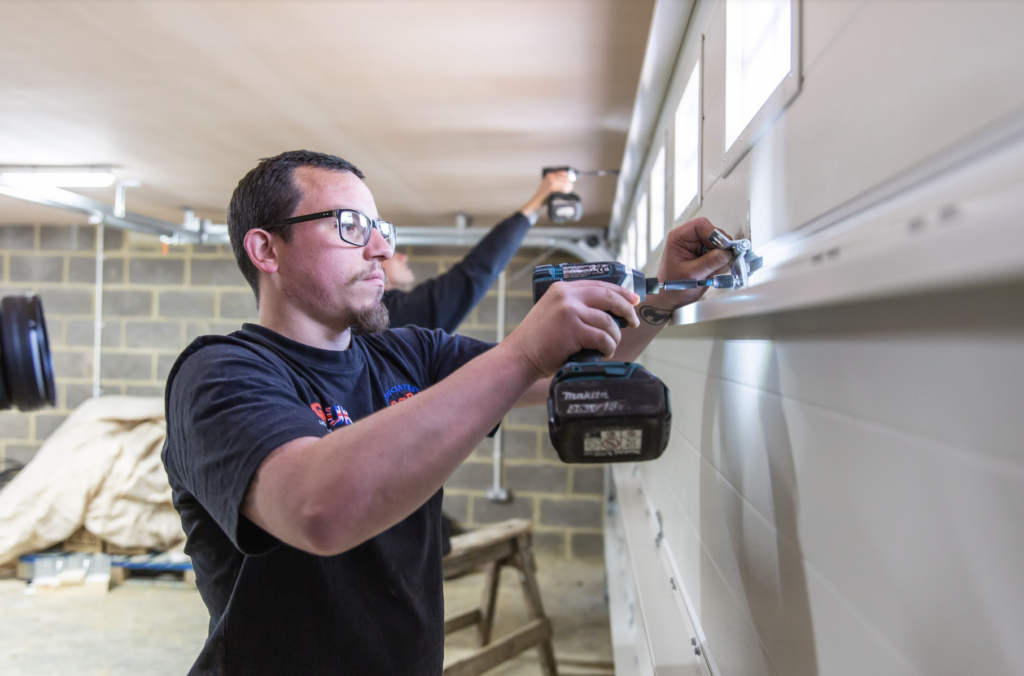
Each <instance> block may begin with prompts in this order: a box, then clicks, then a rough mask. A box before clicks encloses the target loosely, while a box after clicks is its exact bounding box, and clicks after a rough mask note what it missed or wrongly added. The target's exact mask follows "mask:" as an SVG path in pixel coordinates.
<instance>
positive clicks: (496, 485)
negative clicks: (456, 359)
mask: <svg viewBox="0 0 1024 676" xmlns="http://www.w3.org/2000/svg"><path fill="white" fill-rule="evenodd" d="M497 334H498V336H497V337H498V341H497V342H499V343H500V342H501V341H502V339H503V338H504V337H505V271H504V270H502V271H501V274H500V275H498V331H497ZM502 422H504V421H502ZM501 432H502V427H501V426H500V425H499V426H498V431H497V432H495V433H494V479H493V483H492V484H491V487H490V488H488V489H487V499H488V500H490V501H491V502H508V501H509V494H508V489H507V488H505V486H503V485H502V474H503V473H504V472H503V470H504V465H505V462H504V458H503V457H502V452H501Z"/></svg>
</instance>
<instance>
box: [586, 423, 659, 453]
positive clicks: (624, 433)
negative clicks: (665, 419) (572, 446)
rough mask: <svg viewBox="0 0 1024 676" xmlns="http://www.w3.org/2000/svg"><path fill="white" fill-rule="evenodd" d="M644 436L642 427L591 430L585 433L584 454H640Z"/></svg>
mask: <svg viewBox="0 0 1024 676" xmlns="http://www.w3.org/2000/svg"><path fill="white" fill-rule="evenodd" d="M643 438H644V436H643V430H641V429H607V430H590V431H587V432H585V433H584V435H583V454H584V455H590V456H609V455H638V454H639V453H640V449H641V446H642V442H643Z"/></svg>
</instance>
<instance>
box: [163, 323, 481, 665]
mask: <svg viewBox="0 0 1024 676" xmlns="http://www.w3.org/2000/svg"><path fill="white" fill-rule="evenodd" d="M489 347H490V345H489V344H488V343H483V342H480V341H476V340H473V339H471V338H466V337H462V336H450V335H448V334H446V333H444V332H443V331H426V330H423V329H418V328H412V327H410V328H405V329H396V330H390V331H386V332H384V333H382V334H378V335H366V336H355V337H353V339H352V344H351V347H350V348H349V349H348V350H346V351H344V352H335V351H328V350H321V349H317V348H314V347H310V346H308V345H303V344H301V343H297V342H295V341H292V340H289V339H287V338H285V337H283V336H281V335H279V334H277V333H274V332H273V331H270V330H269V329H265V328H263V327H261V326H256V325H252V324H245V325H244V326H243V327H242V330H241V331H237V332H235V333H233V334H231V335H230V336H204V337H202V338H198V339H197V340H196V341H195V342H194V343H192V345H190V346H189V347H188V348H187V349H186V350H185V352H184V353H183V354H182V355H181V357H180V358H179V359H178V361H177V363H176V364H175V365H174V368H173V369H172V371H171V374H170V376H169V378H168V381H167V441H166V443H165V445H164V449H163V461H164V466H165V467H166V468H167V474H168V477H169V478H170V483H171V488H172V490H173V495H174V506H175V508H176V509H177V510H178V512H179V513H180V514H181V520H182V525H183V526H184V529H185V533H186V534H187V536H188V541H187V544H186V547H185V551H186V553H188V554H189V556H191V557H192V564H193V566H194V568H195V571H196V585H197V586H198V588H199V592H200V594H201V595H202V597H203V601H204V602H205V603H206V606H207V608H209V610H210V629H209V637H208V638H207V641H206V645H205V646H204V647H203V650H202V653H200V655H199V658H198V659H197V660H196V663H195V665H194V666H193V667H192V670H191V672H190V673H191V674H225V675H234V674H245V675H246V676H250V675H252V674H289V675H291V674H382V675H385V674H386V675H388V676H396V675H398V674H410V675H413V674H415V675H416V676H419V675H421V674H440V673H441V666H442V662H443V658H444V608H443V598H442V581H441V544H440V538H441V534H440V511H441V491H438V492H437V493H436V494H435V495H434V496H433V497H432V498H430V500H428V501H427V503H426V504H424V505H423V506H422V507H420V508H419V509H418V510H416V511H415V512H414V513H413V514H412V515H410V516H409V517H408V518H406V519H405V520H404V521H402V522H400V523H398V524H397V525H395V526H394V527H392V528H390V529H388V530H387V531H385V532H383V533H381V534H380V535H378V536H376V537H374V538H372V539H371V540H368V541H367V542H364V543H363V544H361V545H359V546H358V547H355V548H354V549H351V550H349V551H347V552H345V553H343V554H340V555H337V556H330V557H321V556H314V555H312V554H309V553H306V552H304V551H301V550H299V549H296V548H294V547H291V546H289V545H287V544H284V543H282V542H281V541H279V540H277V539H276V538H274V537H273V536H271V535H270V534H269V533H267V532H266V531H264V530H262V529H261V528H259V527H258V526H256V525H255V524H253V523H252V522H251V521H249V520H248V519H246V518H245V517H244V516H243V515H242V514H241V512H240V510H241V507H242V501H243V499H244V497H245V493H246V490H247V488H248V485H249V481H250V479H251V477H252V475H253V472H254V471H255V470H256V468H257V467H258V466H259V465H260V463H261V462H262V461H263V460H264V459H265V458H266V457H267V455H268V454H269V453H270V452H271V451H273V450H274V449H275V448H277V447H278V446H281V445H282V444H284V443H286V442H288V441H291V440H293V439H297V438H299V437H310V436H312V437H322V436H325V435H326V434H328V433H329V432H331V431H332V430H338V432H337V433H339V434H344V430H343V429H341V428H343V427H345V426H346V425H350V424H352V423H353V422H355V421H358V420H360V419H361V418H364V417H366V416H368V415H370V414H372V413H373V412H374V411H378V410H380V409H382V408H384V407H386V406H392V405H396V404H400V403H401V402H402V401H403V400H404V399H407V398H409V397H411V396H414V395H415V394H416V393H417V392H420V391H421V390H423V389H425V388H427V387H429V386H430V385H432V384H434V383H436V382H438V381H439V380H441V379H443V378H445V377H446V376H448V375H449V374H450V373H452V372H453V371H455V370H456V369H458V368H459V367H460V366H462V365H463V364H465V363H466V362H468V361H469V360H470V359H472V358H473V357H475V356H477V355H479V354H480V353H482V352H484V351H485V350H487V349H488V348H489ZM380 443H381V444H386V443H387V439H386V438H382V439H381V440H380ZM408 452H409V453H415V452H416V449H415V448H410V449H408Z"/></svg>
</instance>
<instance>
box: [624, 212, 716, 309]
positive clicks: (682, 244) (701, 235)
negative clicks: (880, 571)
mask: <svg viewBox="0 0 1024 676" xmlns="http://www.w3.org/2000/svg"><path fill="white" fill-rule="evenodd" d="M714 231H715V226H713V225H712V224H711V221H709V220H708V219H706V218H703V217H702V218H695V219H693V220H692V221H687V222H686V223H683V224H682V225H680V226H679V227H678V228H673V229H672V230H670V231H669V233H668V235H667V236H666V237H665V251H664V253H663V254H662V255H661V264H660V265H659V266H658V279H659V280H661V281H662V282H667V281H670V280H675V279H707V278H708V277H711V276H713V275H718V274H723V273H726V272H728V271H729V265H730V264H731V263H732V257H733V254H732V252H731V251H728V250H725V249H710V250H709V251H708V252H707V253H702V252H703V251H704V248H705V247H710V243H709V242H708V237H709V236H710V235H711V233H712V232H714ZM705 291H707V287H700V288H697V289H687V290H685V291H663V292H661V293H659V294H657V295H655V296H648V297H647V301H648V302H646V303H644V305H648V304H650V305H651V306H653V307H657V308H662V309H665V310H669V309H671V310H674V309H676V308H680V307H682V306H684V305H689V304H690V303H692V302H694V301H695V300H697V299H699V298H700V297H701V296H703V295H704V292H705Z"/></svg>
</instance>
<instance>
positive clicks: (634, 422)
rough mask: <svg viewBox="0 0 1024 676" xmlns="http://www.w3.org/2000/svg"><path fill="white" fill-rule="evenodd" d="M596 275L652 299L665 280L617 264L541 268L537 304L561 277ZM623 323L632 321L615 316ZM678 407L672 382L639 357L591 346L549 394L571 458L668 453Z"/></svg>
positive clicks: (557, 441)
mask: <svg viewBox="0 0 1024 676" xmlns="http://www.w3.org/2000/svg"><path fill="white" fill-rule="evenodd" d="M581 279H595V280H598V281H603V282H609V283H611V284H616V285H617V286H622V287H624V288H626V289H629V290H631V291H633V292H634V293H636V294H637V295H639V296H640V298H641V300H643V299H644V298H646V296H647V292H648V289H649V288H652V287H653V288H654V289H657V288H658V286H659V283H658V280H657V279H653V280H646V279H644V276H643V274H642V273H639V272H637V271H636V270H633V269H631V268H628V267H626V266H625V265H623V264H621V263H616V262H614V261H608V262H601V263H576V264H574V263H563V264H561V265H541V266H539V267H537V268H535V269H534V271H533V301H534V302H535V303H536V302H537V301H538V300H540V298H541V296H543V295H544V293H545V292H546V291H547V290H548V289H549V288H550V287H551V285H552V284H554V283H556V282H563V281H564V282H572V281H578V280H581ZM615 320H616V322H618V324H619V326H620V327H624V326H626V320H624V319H622V318H621V317H616V318H615ZM671 426H672V407H671V405H670V403H669V392H668V388H667V387H665V384H664V383H662V382H661V381H660V380H658V378H657V377H656V376H655V375H654V374H652V373H651V372H650V371H648V370H647V369H645V368H644V367H642V366H640V365H639V364H633V363H631V362H613V361H607V362H602V361H601V353H600V352H598V351H596V350H583V351H581V352H578V353H576V354H574V355H573V356H572V357H570V358H569V361H568V362H567V363H566V364H565V365H564V366H562V368H561V369H559V370H558V373H556V374H555V377H554V379H553V380H552V381H551V389H550V390H549V394H548V432H549V434H550V435H551V443H552V444H554V446H555V450H556V451H557V452H558V457H559V458H561V459H562V462H567V463H602V462H634V461H640V460H654V459H655V458H659V457H661V454H662V453H664V451H665V448H666V447H667V446H668V438H669V431H670V429H671Z"/></svg>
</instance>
